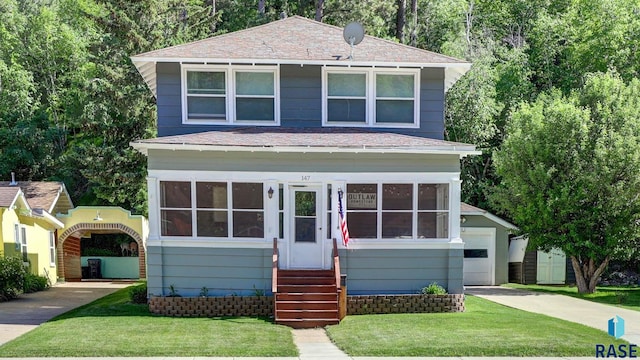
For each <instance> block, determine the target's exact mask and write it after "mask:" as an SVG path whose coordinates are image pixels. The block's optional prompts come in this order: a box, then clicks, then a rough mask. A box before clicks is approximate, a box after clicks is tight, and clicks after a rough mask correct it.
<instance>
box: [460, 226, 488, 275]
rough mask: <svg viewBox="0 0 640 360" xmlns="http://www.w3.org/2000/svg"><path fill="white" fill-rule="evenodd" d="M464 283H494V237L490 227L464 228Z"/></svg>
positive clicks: (462, 234) (462, 233)
mask: <svg viewBox="0 0 640 360" xmlns="http://www.w3.org/2000/svg"><path fill="white" fill-rule="evenodd" d="M461 237H462V240H463V241H464V264H463V266H464V272H463V280H464V285H495V283H496V281H495V266H494V264H495V237H496V230H495V229H492V228H465V229H464V231H463V232H461Z"/></svg>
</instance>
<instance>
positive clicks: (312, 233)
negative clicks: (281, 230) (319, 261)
mask: <svg viewBox="0 0 640 360" xmlns="http://www.w3.org/2000/svg"><path fill="white" fill-rule="evenodd" d="M295 226H296V237H295V241H296V242H316V218H315V217H296V224H295Z"/></svg>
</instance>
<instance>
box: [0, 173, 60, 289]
mask: <svg viewBox="0 0 640 360" xmlns="http://www.w3.org/2000/svg"><path fill="white" fill-rule="evenodd" d="M71 208H73V203H72V201H71V197H70V196H69V193H68V192H67V190H66V188H65V186H64V184H63V183H60V182H44V181H27V182H22V181H21V182H16V181H11V182H0V242H1V243H2V247H0V256H15V255H21V256H22V257H23V259H24V260H25V262H28V263H29V269H30V271H31V272H32V273H33V274H37V275H42V276H46V277H48V278H49V279H50V280H51V283H52V284H55V283H56V280H57V275H56V273H57V268H56V266H57V265H56V263H57V262H56V245H57V237H58V236H57V231H58V230H59V229H62V228H64V223H62V222H61V221H60V220H58V219H57V218H56V217H55V216H54V215H52V214H58V213H66V212H68V211H69V209H71Z"/></svg>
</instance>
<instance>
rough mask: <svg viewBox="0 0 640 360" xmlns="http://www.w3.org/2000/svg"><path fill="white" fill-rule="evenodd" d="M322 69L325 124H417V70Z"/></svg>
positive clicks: (396, 125)
mask: <svg viewBox="0 0 640 360" xmlns="http://www.w3.org/2000/svg"><path fill="white" fill-rule="evenodd" d="M324 71H325V76H324V77H323V81H324V83H323V86H324V89H325V92H324V94H325V97H324V123H325V125H329V126H380V127H383V126H384V127H417V126H418V113H419V105H418V104H419V101H418V94H419V82H418V79H419V77H418V75H419V70H417V69H415V70H411V69H405V70H399V71H391V70H389V69H387V70H379V69H363V68H358V69H350V70H344V69H325V70H324Z"/></svg>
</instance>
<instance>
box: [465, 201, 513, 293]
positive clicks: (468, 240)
mask: <svg viewBox="0 0 640 360" xmlns="http://www.w3.org/2000/svg"><path fill="white" fill-rule="evenodd" d="M516 230H517V229H516V227H515V226H514V225H513V224H511V223H509V222H507V221H505V220H503V219H501V218H500V217H498V216H496V215H493V214H492V213H490V212H488V211H486V210H484V209H480V208H477V207H475V206H472V205H469V204H466V203H461V204H460V238H462V241H463V242H464V260H463V269H464V270H463V283H464V285H468V286H471V285H500V284H505V283H507V282H508V280H509V238H510V237H511V234H512V233H513V232H514V231H516Z"/></svg>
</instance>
